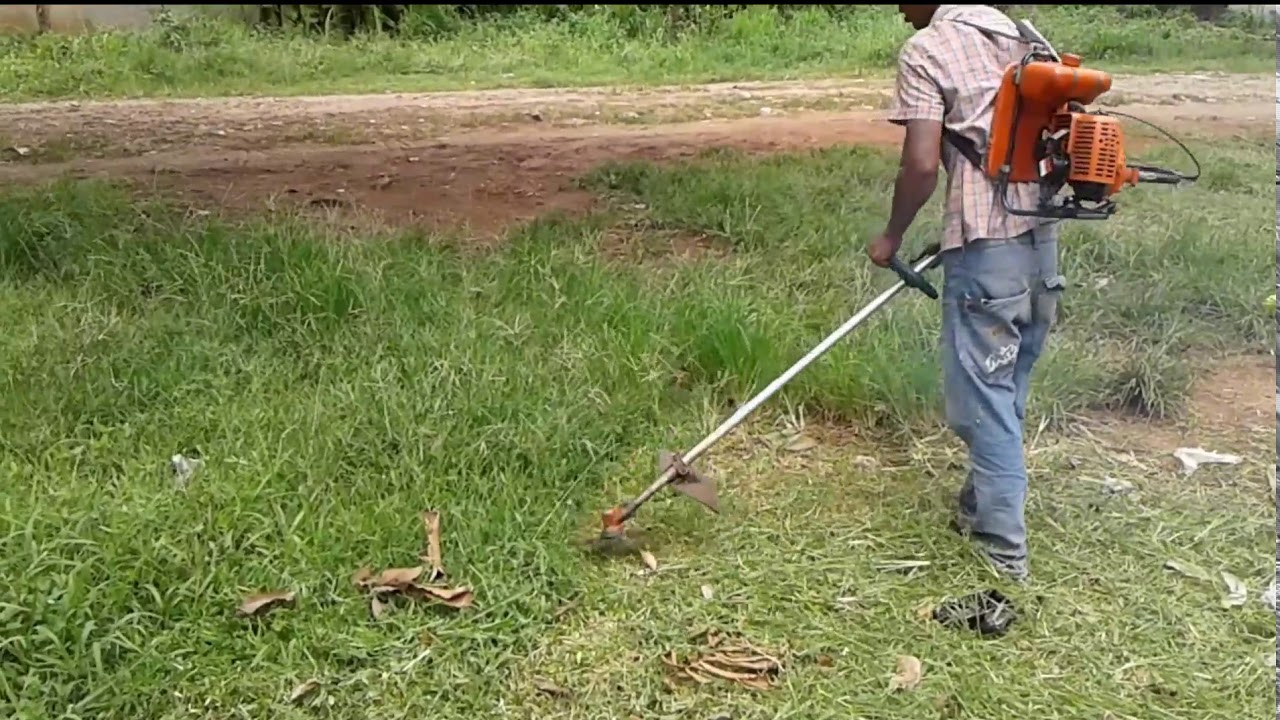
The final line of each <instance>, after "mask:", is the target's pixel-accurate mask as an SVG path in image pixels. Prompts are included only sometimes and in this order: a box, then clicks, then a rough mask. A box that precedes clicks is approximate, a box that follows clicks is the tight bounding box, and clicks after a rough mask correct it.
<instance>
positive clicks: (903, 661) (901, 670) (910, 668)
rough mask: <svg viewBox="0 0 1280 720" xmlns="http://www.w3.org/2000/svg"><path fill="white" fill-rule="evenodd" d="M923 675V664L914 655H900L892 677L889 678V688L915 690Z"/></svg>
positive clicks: (892, 689) (893, 689)
mask: <svg viewBox="0 0 1280 720" xmlns="http://www.w3.org/2000/svg"><path fill="white" fill-rule="evenodd" d="M923 677H924V665H923V664H922V663H921V662H920V658H917V657H915V656H914V655H900V656H899V657H898V663H897V667H896V670H895V672H894V673H893V677H891V678H889V690H890V691H898V690H907V691H910V690H915V689H916V688H917V687H919V686H920V680H921V679H922V678H923Z"/></svg>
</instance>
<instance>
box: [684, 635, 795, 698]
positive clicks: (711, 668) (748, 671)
mask: <svg viewBox="0 0 1280 720" xmlns="http://www.w3.org/2000/svg"><path fill="white" fill-rule="evenodd" d="M708 636H709V637H711V634H708ZM663 662H664V663H665V664H666V665H668V666H669V667H671V668H672V669H674V670H675V671H676V673H677V674H678V675H679V676H682V677H684V678H687V679H689V680H693V681H694V682H697V683H699V684H705V683H708V682H712V681H713V680H715V679H717V678H718V679H720V680H728V681H730V682H735V683H738V684H739V685H742V686H744V687H748V688H752V689H755V690H767V689H769V688H771V687H773V683H774V681H775V679H776V677H777V675H778V673H780V672H781V671H782V663H781V662H779V661H778V660H777V659H776V658H773V657H770V656H769V655H766V654H764V653H761V652H760V651H758V650H756V649H755V648H752V647H751V646H750V645H747V644H745V643H740V644H735V645H732V646H729V647H725V648H723V649H721V650H720V651H718V652H715V653H711V654H709V655H704V656H702V657H699V658H696V659H694V660H693V661H691V662H688V663H680V662H679V661H677V660H676V657H675V653H674V652H673V653H670V654H668V655H667V656H666V657H665V658H663Z"/></svg>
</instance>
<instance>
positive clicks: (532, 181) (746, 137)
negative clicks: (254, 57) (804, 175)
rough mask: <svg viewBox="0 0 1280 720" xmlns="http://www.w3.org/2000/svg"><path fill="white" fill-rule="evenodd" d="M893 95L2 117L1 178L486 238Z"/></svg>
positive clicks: (1204, 107) (546, 95)
mask: <svg viewBox="0 0 1280 720" xmlns="http://www.w3.org/2000/svg"><path fill="white" fill-rule="evenodd" d="M1115 88H1116V90H1114V91H1113V98H1112V101H1113V102H1114V103H1116V106H1117V107H1123V108H1124V109H1125V110H1126V111H1128V112H1131V113H1133V114H1137V115H1141V116H1143V117H1147V118H1151V119H1153V120H1156V121H1158V122H1160V123H1162V124H1164V125H1166V126H1169V127H1171V128H1175V129H1179V130H1182V131H1184V132H1186V131H1193V132H1198V133H1201V134H1204V133H1213V134H1253V133H1254V132H1256V131H1257V129H1258V126H1259V125H1261V120H1262V119H1263V118H1264V117H1268V118H1269V116H1266V115H1264V114H1263V111H1264V110H1265V109H1266V108H1267V107H1269V105H1270V104H1271V103H1272V102H1273V101H1274V95H1273V92H1272V90H1273V89H1272V86H1271V84H1270V81H1269V79H1267V78H1265V77H1263V76H1260V75H1259V76H1254V75H1244V76H1240V75H1221V74H1190V75H1163V76H1141V77H1117V78H1116V80H1115ZM890 91H891V86H890V85H889V83H888V82H886V81H885V80H880V79H844V80H822V81H811V82H766V83H721V84H712V85H700V86H688V87H672V88H650V89H611V88H586V89H578V90H555V89H551V90H544V89H535V90H495V91H481V92H467V93H432V94H420V95H409V94H385V95H362V96H334V97H299V98H224V99H200V100H172V101H166V100H138V101H119V102H85V103H76V102H63V103H35V104H21V105H8V106H3V107H0V128H4V130H3V131H0V132H3V133H4V137H3V141H4V146H6V147H7V148H8V149H7V151H6V153H5V156H6V162H4V163H0V179H3V180H6V181H8V182H13V183H27V182H33V181H39V180H44V179H48V178H51V177H54V176H57V175H62V174H67V173H69V174H72V175H74V176H81V177H86V176H106V177H113V178H118V179H125V180H132V181H134V182H135V183H136V184H138V185H139V186H140V187H142V188H146V189H152V190H156V191H159V192H162V193H165V194H167V195H173V196H177V197H180V198H183V199H185V200H186V201H187V202H189V203H191V204H192V205H193V206H196V207H200V208H205V209H229V210H252V209H260V208H264V207H272V206H277V205H279V204H285V205H300V206H304V207H306V206H313V207H314V206H320V207H326V208H334V207H340V208H352V209H363V210H368V211H372V212H373V213H374V215H376V216H378V217H381V218H382V219H383V220H386V221H389V222H393V223H421V224H425V225H427V226H431V227H443V226H457V225H459V224H465V225H467V226H469V227H470V228H471V229H472V231H473V232H475V233H476V234H478V235H492V234H494V233H497V232H500V231H501V230H502V229H504V228H505V227H508V226H509V225H510V224H511V223H513V222H520V221H524V220H528V219H530V218H532V217H534V216H536V215H538V214H541V213H544V212H547V211H550V210H566V211H570V212H577V211H582V210H584V209H586V208H587V207H589V206H590V204H591V198H590V197H589V196H588V195H586V194H585V193H583V192H582V191H580V190H577V189H575V188H574V187H573V186H572V180H573V178H574V177H575V176H577V175H579V174H581V173H582V172H584V171H586V170H589V169H590V168H592V167H594V166H596V165H599V164H600V163H602V162H606V161H608V160H612V159H622V160H626V159H648V160H658V161H661V160H670V159H676V158H681V157H687V156H690V155H692V154H694V153H697V152H699V151H701V150H705V149H706V148H708V147H712V146H729V147H735V148H739V149H742V150H745V151H748V152H776V151H780V150H790V149H797V148H809V147H827V146H832V145H836V144H839V143H876V144H884V143H895V142H897V141H898V140H899V137H900V136H899V134H898V131H897V130H896V128H894V127H892V126H889V125H888V124H887V123H885V122H883V119H882V117H881V114H880V110H881V108H883V107H884V105H885V102H886V100H887V98H888V95H889V93H890Z"/></svg>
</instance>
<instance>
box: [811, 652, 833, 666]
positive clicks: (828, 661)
mask: <svg viewBox="0 0 1280 720" xmlns="http://www.w3.org/2000/svg"><path fill="white" fill-rule="evenodd" d="M814 662H815V663H816V664H817V665H818V667H820V668H829V667H835V664H836V659H835V658H833V657H831V656H830V655H827V654H826V653H823V654H822V655H819V656H818V657H816V658H814Z"/></svg>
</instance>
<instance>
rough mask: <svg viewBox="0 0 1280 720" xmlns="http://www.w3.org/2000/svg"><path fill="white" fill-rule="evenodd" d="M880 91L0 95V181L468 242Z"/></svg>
mask: <svg viewBox="0 0 1280 720" xmlns="http://www.w3.org/2000/svg"><path fill="white" fill-rule="evenodd" d="M891 91H892V86H891V84H890V83H889V82H887V81H885V80H883V79H870V78H852V79H837V80H821V81H806V82H759V83H721V84H710V85H698V86H681V87H668V88H649V89H616V88H585V89H574V90H563V89H533V90H494V91H477V92H461V93H431V94H419V95H413V94H383V95H359V96H330V97H292V98H219V99H198V100H137V101H118V102H59V103H31V104H19V105H6V106H0V128H3V130H0V180H3V181H6V182H10V183H29V182H33V181H40V180H46V179H50V178H53V177H56V176H60V175H68V174H69V175H71V176H75V177H93V176H97V177H110V178H114V179H119V180H126V181H130V182H132V183H133V184H134V185H135V186H136V187H137V188H138V190H139V191H142V192H158V193H160V194H163V195H166V196H170V197H176V198H179V199H181V200H182V201H183V202H185V203H187V204H189V205H190V206H191V207H192V208H194V209H198V210H200V211H202V212H220V211H232V212H246V211H249V212H251V211H258V210H264V209H272V208H282V207H300V208H318V209H323V210H324V211H325V212H332V211H334V210H335V209H336V210H337V211H338V212H339V213H343V212H346V211H350V212H351V213H352V214H360V215H361V216H362V217H364V218H366V219H369V218H376V219H377V220H378V221H380V222H389V223H393V224H415V225H423V226H426V227H429V228H463V229H466V230H468V231H469V232H470V233H471V234H472V235H473V236H474V237H475V238H476V239H483V238H493V237H496V236H497V235H499V234H500V233H501V232H502V231H503V230H504V229H506V228H508V227H510V226H511V225H513V224H517V223H520V222H524V221H527V220H530V219H532V218H534V217H536V216H538V215H541V214H543V213H546V212H550V211H566V212H569V213H579V212H584V211H586V210H589V209H590V208H591V206H592V203H593V198H592V196H591V195H590V194H589V193H587V192H585V191H583V190H580V189H578V188H576V187H575V186H574V182H573V181H574V179H575V178H576V177H577V176H579V175H581V174H582V173H584V172H586V171H588V170H590V169H592V168H593V167H596V166H598V165H599V164H601V163H603V162H607V161H609V160H641V159H643V160H650V161H670V160H676V159H680V158H685V157H689V156H692V155H695V154H697V153H699V152H702V151H705V150H707V149H710V148H713V147H732V148H736V149H739V150H743V151H746V152H755V153H770V152H778V151H785V150H797V149H805V148H823V147H830V146H834V145H838V144H840V143H859V144H867V143H874V144H894V143H897V142H899V141H900V138H901V136H900V131H899V130H898V129H897V128H895V127H893V126H891V125H889V124H888V123H886V122H884V120H883V116H882V109H883V108H884V107H885V105H886V103H887V100H888V98H889V95H890V93H891ZM1109 97H1110V100H1109V102H1110V103H1111V107H1112V108H1113V109H1116V110H1121V111H1123V112H1126V113H1129V114H1132V115H1136V116H1139V117H1143V118H1145V119H1149V120H1151V121H1154V122H1157V123H1159V124H1160V125H1161V126H1163V127H1165V128H1166V129H1168V130H1170V131H1174V132H1178V133H1183V134H1187V135H1191V136H1198V137H1200V138H1206V137H1213V136H1218V137H1223V136H1228V137H1229V136H1237V137H1249V138H1253V137H1257V139H1258V141H1259V142H1262V137H1263V135H1262V134H1263V132H1265V130H1267V129H1270V126H1269V125H1268V124H1266V122H1265V121H1267V120H1270V119H1271V115H1270V114H1268V113H1267V110H1268V109H1269V108H1270V107H1271V106H1272V104H1273V103H1274V102H1275V94H1274V88H1273V87H1272V85H1271V79H1270V78H1267V77H1265V76H1263V75H1227V74H1219V73H1200V74H1177V75H1156V76H1130V77H1125V76H1117V77H1116V78H1115V81H1114V84H1113V90H1112V92H1111V94H1110V96H1109ZM1131 127H1135V133H1138V134H1139V136H1140V133H1141V129H1140V128H1137V127H1136V126H1131ZM1274 375H1275V358H1274V357H1268V358H1253V359H1246V362H1244V364H1243V365H1241V366H1240V367H1231V368H1224V369H1223V372H1221V373H1215V374H1213V375H1212V376H1211V377H1210V378H1208V379H1207V380H1206V381H1205V382H1204V383H1202V384H1201V387H1200V389H1198V390H1197V398H1196V400H1197V402H1196V406H1197V407H1198V408H1201V410H1200V411H1199V412H1198V413H1197V414H1201V415H1203V414H1206V413H1210V414H1214V415H1215V417H1213V418H1212V420H1211V421H1210V423H1211V424H1213V425H1215V426H1217V427H1221V428H1224V429H1228V428H1231V429H1235V430H1238V431H1245V432H1250V431H1252V432H1255V433H1256V432H1257V431H1258V428H1259V427H1261V428H1262V429H1263V430H1264V431H1265V429H1266V427H1268V426H1270V427H1272V428H1274V426H1273V424H1272V420H1271V419H1270V417H1269V416H1268V415H1267V413H1269V412H1270V410H1269V409H1268V407H1269V404H1270V397H1271V391H1270V389H1269V388H1270V387H1271V385H1270V383H1271V381H1272V377H1273V376H1274ZM1240 398H1248V400H1247V401H1243V402H1242V401H1241V400H1240ZM1255 400H1257V401H1258V402H1254V401H1255ZM1263 400H1265V402H1262V401H1263ZM1259 403H1262V405H1266V406H1267V407H1263V406H1262V405H1260V404H1259ZM1224 414H1225V416H1224ZM1206 419H1207V418H1206ZM1143 434H1144V435H1147V434H1146V433H1143ZM1147 436H1148V437H1153V436H1150V435H1147ZM1178 439H1180V438H1174V437H1172V436H1170V437H1166V438H1164V440H1165V441H1166V442H1170V443H1171V442H1175V441H1176V440H1178Z"/></svg>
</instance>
